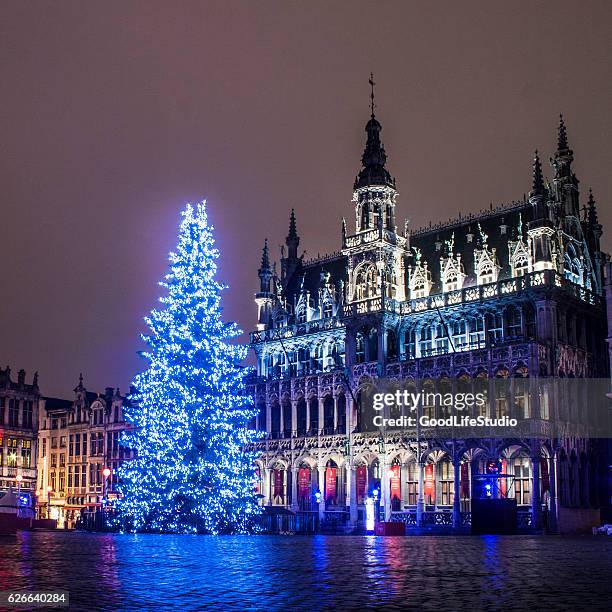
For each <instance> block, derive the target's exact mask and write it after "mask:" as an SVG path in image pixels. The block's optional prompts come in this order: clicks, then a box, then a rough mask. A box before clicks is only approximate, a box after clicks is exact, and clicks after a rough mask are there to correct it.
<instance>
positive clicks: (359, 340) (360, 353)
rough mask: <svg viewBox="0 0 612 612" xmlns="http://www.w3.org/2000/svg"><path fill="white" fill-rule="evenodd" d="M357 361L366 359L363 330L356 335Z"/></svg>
mask: <svg viewBox="0 0 612 612" xmlns="http://www.w3.org/2000/svg"><path fill="white" fill-rule="evenodd" d="M355 361H356V363H363V362H364V361H365V341H364V338H363V334H362V333H361V332H359V333H358V334H357V335H356V336H355Z"/></svg>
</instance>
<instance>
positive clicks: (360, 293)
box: [355, 264, 378, 300]
mask: <svg viewBox="0 0 612 612" xmlns="http://www.w3.org/2000/svg"><path fill="white" fill-rule="evenodd" d="M377 293H378V291H377V287H376V268H375V267H374V266H373V265H372V264H363V265H361V266H360V267H359V268H358V269H357V274H356V276H355V299H356V300H365V299H368V298H371V297H374V296H376V295H377Z"/></svg>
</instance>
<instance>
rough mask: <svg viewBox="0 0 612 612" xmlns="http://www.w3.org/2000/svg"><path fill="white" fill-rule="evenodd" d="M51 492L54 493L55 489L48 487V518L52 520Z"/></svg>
mask: <svg viewBox="0 0 612 612" xmlns="http://www.w3.org/2000/svg"><path fill="white" fill-rule="evenodd" d="M51 491H53V487H52V486H51V485H49V486H48V487H47V518H48V519H50V518H51Z"/></svg>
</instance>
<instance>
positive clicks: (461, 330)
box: [452, 319, 467, 351]
mask: <svg viewBox="0 0 612 612" xmlns="http://www.w3.org/2000/svg"><path fill="white" fill-rule="evenodd" d="M452 334H453V346H454V347H455V350H457V351H460V350H462V349H463V348H465V345H466V344H467V326H466V321H465V319H459V320H458V321H453V324H452Z"/></svg>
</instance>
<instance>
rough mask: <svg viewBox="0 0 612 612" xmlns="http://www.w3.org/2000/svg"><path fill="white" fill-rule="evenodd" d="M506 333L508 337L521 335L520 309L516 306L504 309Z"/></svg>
mask: <svg viewBox="0 0 612 612" xmlns="http://www.w3.org/2000/svg"><path fill="white" fill-rule="evenodd" d="M506 335H507V336H508V338H509V339H513V338H519V337H521V335H522V322H521V311H520V309H519V308H518V307H516V306H509V307H508V308H507V309H506Z"/></svg>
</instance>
